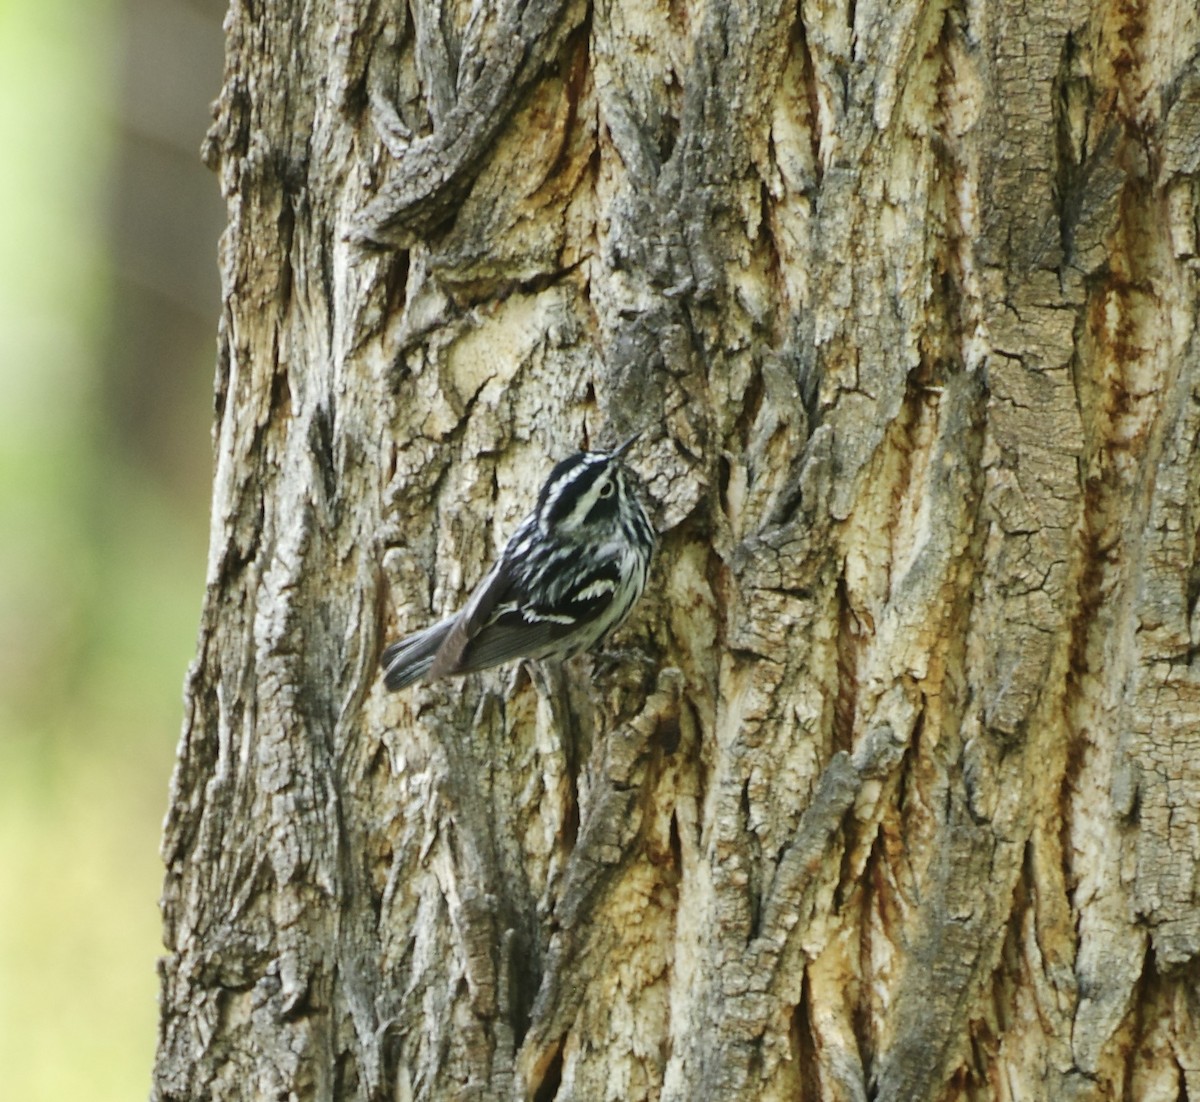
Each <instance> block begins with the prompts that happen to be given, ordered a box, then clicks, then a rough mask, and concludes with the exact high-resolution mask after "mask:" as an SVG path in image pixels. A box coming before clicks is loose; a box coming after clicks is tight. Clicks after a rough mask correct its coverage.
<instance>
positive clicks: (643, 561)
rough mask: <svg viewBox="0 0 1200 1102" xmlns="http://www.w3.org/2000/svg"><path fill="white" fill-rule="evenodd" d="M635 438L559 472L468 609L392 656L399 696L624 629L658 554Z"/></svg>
mask: <svg viewBox="0 0 1200 1102" xmlns="http://www.w3.org/2000/svg"><path fill="white" fill-rule="evenodd" d="M633 439H636V437H634V438H633ZM633 439H631V440H627V441H626V442H625V443H624V444H622V445H621V446H620V447H619V448H615V449H613V450H612V451H611V452H578V453H577V454H575V455H572V456H571V457H570V458H568V459H564V460H563V461H562V462H561V463H559V464H558V466H557V467H555V468H554V470H553V471H551V472H550V477H549V478H548V479H547V480H546V483H545V485H544V486H543V487H542V491H541V493H540V494H539V495H538V503H537V507H536V508H535V509H534V510H533V512H532V513H530V514H529V516H527V517H526V518H525V520H523V521H522V522H521V525H520V527H518V528H517V530H516V532H514V533H513V536H512V538H511V539H510V540H509V541H508V543H507V545H506V546H505V548H504V551H503V552H502V554H501V555H500V558H499V559H497V560H496V562H495V564H494V565H493V566H492V568H491V570H489V571H488V573H487V576H486V577H485V578H484V579H483V581H481V582H480V583H479V585H478V586H476V588H475V591H474V592H473V593H472V594H471V597H470V599H469V600H468V601H467V603H466V605H464V606H463V608H462V610H461V611H460V612H458V613H456V614H455V615H453V616H450V617H448V618H447V619H445V620H442V621H440V622H439V623H436V624H433V625H432V626H431V627H427V628H425V629H424V630H422V631H418V632H415V633H414V634H412V635H409V636H407V637H406V638H404V639H401V640H400V641H399V642H398V643H393V644H392V645H391V646H389V647H388V648H387V649H386V650H385V651H384V652H383V667H384V671H385V672H384V681H385V683H386V685H387V687H388V688H389V689H402V688H404V687H405V686H406V685H408V684H410V683H411V682H413V681H415V680H416V679H417V678H419V677H426V678H430V679H432V678H435V677H444V676H447V675H449V674H462V673H470V672H471V671H473V670H483V669H487V668H488V667H489V666H498V665H500V664H501V663H503V662H508V661H511V660H512V659H514V658H545V657H547V656H551V655H553V656H554V657H561V658H567V657H570V656H571V655H573V654H578V653H580V652H581V651H585V650H587V649H589V648H590V647H593V646H595V644H596V643H598V642H599V641H600V640H601V639H602V638H604V636H606V635H608V634H609V632H611V631H613V630H614V629H615V628H616V627H617V626H618V625H620V624H621V622H622V621H623V620H624V619H625V617H626V616H628V615H629V612H630V610H631V609H632V608H633V606H634V604H635V603H636V601H637V599H638V597H639V596H641V593H642V590H643V589H644V588H645V586H646V577H647V574H648V573H649V570H650V556H651V554H652V552H653V549H654V530H653V528H651V526H650V521H649V518H648V517H647V516H646V511H645V510H644V509H643V508H642V504H641V502H640V501H639V500H638V498H637V495H636V494H635V493H634V492H633V490H632V488H631V486H630V483H629V478H628V476H627V474H626V472H625V470H624V468H623V467H622V465H621V457H622V455H624V453H625V451H626V449H627V448H628V447H629V446H630V445H631V444H632V443H633Z"/></svg>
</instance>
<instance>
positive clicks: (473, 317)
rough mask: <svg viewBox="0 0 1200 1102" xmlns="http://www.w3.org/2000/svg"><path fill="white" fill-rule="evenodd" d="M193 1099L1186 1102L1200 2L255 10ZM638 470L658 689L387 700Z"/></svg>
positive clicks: (188, 830) (573, 1)
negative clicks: (572, 490)
mask: <svg viewBox="0 0 1200 1102" xmlns="http://www.w3.org/2000/svg"><path fill="white" fill-rule="evenodd" d="M227 26H228V67H227V72H226V79H225V85H224V88H223V90H222V93H221V98H220V100H219V102H218V105H217V117H216V122H215V124H214V126H213V130H212V132H211V134H210V135H209V139H208V142H207V145H206V157H207V158H208V160H209V163H210V164H212V165H213V167H214V168H215V169H216V171H217V172H218V173H219V176H220V180H221V186H222V189H223V192H224V194H225V196H226V198H227V201H228V207H229V218H230V225H229V229H228V232H227V234H226V236H225V238H224V241H223V244H222V252H221V270H222V276H223V281H224V310H223V314H222V317H221V323H220V353H219V360H218V371H217V384H216V429H215V449H216V465H215V479H214V481H215V486H214V498H213V533H212V543H211V548H210V558H209V572H208V584H207V592H206V596H205V604H204V611H203V614H202V620H201V626H200V638H199V645H198V653H197V658H196V661H195V663H194V665H193V667H192V669H191V671H190V673H189V676H188V681H187V686H186V699H185V722H184V728H183V734H182V738H181V741H180V748H179V758H178V765H177V768H176V772H175V776H174V778H173V781H172V790H171V811H170V814H169V816H168V820H167V823H166V828H165V834H164V841H163V854H164V860H165V862H166V866H167V876H166V883H165V887H164V892H163V904H162V906H163V916H164V926H165V940H166V945H167V950H168V952H167V956H166V957H165V958H164V961H163V963H162V1024H161V1032H160V1038H159V1050H158V1057H157V1062H156V1067H155V1075H154V1097H155V1098H156V1099H158V1100H160V1102H168V1100H183V1099H189V1100H200V1099H205V1100H208V1099H251V1098H255V1099H257V1098H264V1097H270V1098H298V1099H364V1100H372V1102H376V1100H378V1102H383V1100H385V1099H388V1100H391V1099H450V1098H454V1099H457V1098H464V1097H469V1098H480V1099H503V1100H511V1099H536V1100H549V1099H558V1100H560V1102H561V1100H566V1099H578V1100H584V1102H594V1100H601V1099H613V1100H622V1102H624V1100H628V1099H643V1098H645V1099H664V1100H665V1099H674V1100H684V1099H686V1100H694V1099H722V1100H724V1099H754V1100H758V1099H789V1100H795V1099H801V1100H808V1102H816V1100H821V1102H826V1100H864V1102H865V1100H866V1099H873V1100H876V1102H885V1100H886V1102H922V1100H930V1102H949V1100H952V1099H953V1100H957V1099H972V1100H974V1102H982V1100H985V1099H986V1100H989V1102H991V1100H996V1102H1000V1100H1009V1099H1012V1100H1015V1099H1071V1100H1073V1102H1090V1100H1095V1102H1100V1100H1104V1102H1112V1100H1117V1099H1122V1100H1129V1102H1159V1100H1164V1102H1165V1100H1177V1099H1183V1098H1197V1097H1200V997H1198V996H1197V991H1200V963H1198V960H1200V870H1198V864H1197V860H1198V854H1200V810H1198V809H1200V552H1198V549H1197V543H1198V540H1200V331H1198V327H1197V319H1198V316H1200V286H1198V281H1200V60H1198V59H1200V15H1198V14H1197V11H1196V8H1195V4H1194V3H1193V2H1192V0H1136V2H1135V0H1123V2H1121V3H1113V2H1100V0H1096V2H1092V3H1086V2H1082V0H1080V2H1060V0H1051V2H1050V3H1048V4H1043V5H1040V6H1038V7H1037V8H1036V10H1035V9H1034V8H1032V7H1031V6H1030V5H1028V4H1017V3H1012V2H1006V0H996V2H994V3H988V4H962V3H933V4H929V3H915V2H914V3H908V4H907V5H900V6H897V5H896V4H895V3H891V4H883V3H880V2H865V0H858V2H857V3H853V4H850V5H848V6H847V5H842V6H836V5H828V4H813V3H807V2H806V3H802V4H800V5H798V6H797V5H784V4H782V3H766V2H763V0H747V2H742V3H737V4H732V3H730V4H726V3H712V2H710V3H689V2H686V0H681V2H671V3H667V2H665V0H664V2H663V3H652V2H648V0H627V2H624V3H613V2H611V0H596V2H595V3H593V4H590V5H589V4H586V3H584V2H583V0H528V2H526V3H519V2H517V0H498V2H496V3H491V4H469V3H466V2H465V0H464V2H456V0H428V2H420V3H409V4H381V3H377V2H375V0H340V2H338V0H312V2H310V3H308V4H305V5H298V4H291V3H288V2H286V0H259V2H257V3H254V4H249V3H245V2H244V0H234V2H233V5H232V8H231V10H230V14H229V18H228V23H227ZM636 430H642V432H643V438H642V442H641V443H640V444H639V450H638V454H637V456H636V457H635V462H636V464H637V465H638V467H639V468H640V470H641V473H642V475H643V477H644V481H645V483H646V487H647V493H648V496H649V498H650V499H651V500H652V501H653V504H654V507H655V512H656V521H657V524H658V527H659V529H660V531H661V533H662V543H661V551H660V554H659V556H658V559H657V562H656V566H655V572H654V575H653V577H652V580H651V585H650V591H649V592H648V594H647V596H646V598H645V599H644V600H643V603H642V605H641V607H640V610H639V611H638V612H637V613H636V614H635V616H634V619H633V620H632V621H631V623H630V624H629V625H628V626H627V627H626V629H625V630H624V631H623V632H622V633H621V635H620V636H619V638H618V642H619V644H620V648H621V649H620V650H619V651H618V652H617V653H616V654H613V655H609V656H590V657H585V658H581V659H577V660H574V661H572V662H571V663H567V664H566V665H565V666H563V667H561V668H549V667H547V668H540V667H539V668H532V669H510V670H507V671H495V672H491V673H488V674H483V675H479V676H474V677H471V678H468V679H466V680H465V681H463V682H462V683H461V684H453V685H447V684H445V683H438V684H434V685H430V686H417V687H414V688H413V689H411V690H410V691H408V692H407V693H406V694H404V695H403V696H401V697H399V698H394V697H388V696H386V695H385V694H384V693H383V692H382V691H381V685H380V683H379V678H378V669H377V660H378V656H379V652H380V649H381V647H382V641H383V639H384V638H385V637H386V636H393V635H396V634H398V633H399V632H402V631H404V630H406V629H409V628H412V627H414V626H417V625H419V624H423V623H427V622H429V621H430V620H432V619H433V618H434V617H436V616H438V615H441V614H444V613H445V612H447V611H448V610H450V609H451V608H452V607H457V605H458V604H460V603H461V600H462V599H463V596H464V595H465V593H466V592H467V591H468V590H469V589H470V587H471V586H472V584H473V583H474V582H475V581H476V580H477V579H478V577H479V575H480V573H481V571H482V570H483V569H484V567H485V565H486V563H487V562H488V561H489V560H490V559H491V558H492V556H493V555H494V553H495V552H496V550H497V549H498V548H499V546H500V545H501V543H502V542H503V540H504V538H505V537H506V536H507V534H508V533H509V532H510V531H511V530H512V527H513V525H514V523H515V522H516V520H517V519H518V518H519V517H520V516H521V515H523V514H524V513H525V512H526V511H527V510H528V509H529V507H530V506H531V504H532V497H533V495H534V494H535V493H536V491H537V488H538V486H539V485H540V484H541V482H542V480H543V478H544V477H545V475H546V473H547V472H548V470H549V468H550V464H551V463H552V462H553V461H554V460H555V459H557V458H561V457H562V456H563V455H565V454H567V453H569V452H571V451H573V450H575V449H576V448H578V447H580V446H583V445H587V444H599V443H604V442H610V441H612V440H615V439H618V438H619V436H620V435H621V434H625V433H629V432H632V431H636Z"/></svg>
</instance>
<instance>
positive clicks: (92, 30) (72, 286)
mask: <svg viewBox="0 0 1200 1102" xmlns="http://www.w3.org/2000/svg"><path fill="white" fill-rule="evenodd" d="M152 9H153V14H151V11H152ZM172 10H173V11H174V15H171V14H170V12H171V11H172ZM164 13H166V14H164ZM219 28H220V5H218V4H214V3H206V2H201V0H156V2H155V3H154V4H153V5H150V4H148V3H146V2H144V0H143V2H142V3H141V6H140V7H139V3H138V2H137V0H128V2H127V3H124V4H122V3H119V2H118V0H89V2H88V3H85V4H80V3H79V2H78V0H39V2H38V3H36V4H30V3H28V2H27V0H0V158H3V163H4V165H5V168H4V171H3V172H0V241H2V242H3V243H4V244H3V250H4V252H3V255H4V264H3V265H0V1068H3V1073H2V1077H0V1081H2V1082H3V1084H4V1090H3V1094H4V1096H5V1097H9V1098H14V1099H17V1098H19V1099H22V1100H23V1102H41V1100H59V1099H76V1098H86V1099H89V1100H96V1102H106V1100H108V1099H112V1100H117V1099H120V1100H122V1102H125V1100H127V1099H130V1098H139V1097H145V1096H146V1094H147V1092H148V1089H149V1081H150V1068H151V1061H152V1057H153V1051H154V1044H155V1036H156V1021H157V1005H156V995H157V978H156V975H155V968H154V961H155V959H156V957H157V956H159V955H160V953H161V944H160V921H159V915H158V910H157V905H156V902H157V898H158V894H159V889H160V885H161V878H162V870H161V864H160V861H159V858H158V852H157V849H158V837H159V832H160V827H161V822H162V817H163V814H164V812H165V810H166V801H167V784H168V778H169V774H170V768H171V763H172V760H173V756H174V748H175V741H176V738H177V735H178V730H179V723H180V717H181V709H180V685H181V683H182V679H183V675H184V671H185V668H186V665H187V662H188V660H189V658H190V656H191V653H192V650H193V645H194V640H195V631H196V623H197V616H198V611H199V605H200V599H201V596H202V592H203V578H204V557H205V548H206V540H207V536H206V529H207V502H208V485H207V482H208V475H209V463H210V459H209V420H210V409H211V406H210V398H209V394H210V388H211V376H212V363H213V349H214V345H213V334H214V333H215V330H216V310H217V295H216V286H215V281H216V241H215V233H216V230H217V229H218V228H219V224H220V210H221V206H220V202H219V199H218V196H217V188H216V182H215V180H214V179H213V178H212V177H211V176H210V175H209V174H207V173H206V172H205V171H204V170H203V169H202V168H201V166H200V164H199V160H198V156H197V153H196V151H197V149H198V147H199V144H200V139H201V137H202V136H203V127H204V123H205V119H206V117H207V103H208V101H209V100H210V99H212V98H213V97H215V95H216V93H217V90H218V87H219V83H220V29H219ZM200 30H202V31H203V32H204V34H205V36H206V37H205V38H204V40H203V43H202V47H203V48H197V47H196V44H195V42H194V41H192V43H191V45H190V46H185V48H186V49H187V50H188V58H189V61H188V64H190V65H191V67H192V69H191V74H190V75H191V76H193V77H194V80H192V81H190V82H189V81H182V80H180V71H181V69H186V68H187V65H181V64H178V63H176V64H173V63H172V59H171V53H172V50H173V49H176V48H177V47H179V46H180V45H181V44H183V43H184V40H187V39H188V38H189V35H192V34H193V32H197V31H200ZM197 59H199V60H197ZM158 79H161V80H163V81H168V82H169V84H170V88H171V94H170V95H167V94H166V93H164V94H162V95H161V96H158V97H157V103H158V108H157V109H156V110H157V113H156V114H155V113H151V114H149V115H148V114H147V113H146V111H145V109H144V106H145V105H144V101H145V99H146V98H147V96H150V97H151V98H154V94H153V87H154V85H155V81H156V80H158ZM197 85H199V87H197ZM184 86H186V87H184ZM171 104H175V106H176V107H178V110H176V111H175V113H174V115H173V116H171V115H170V113H169V112H166V111H165V110H164V108H163V105H166V106H167V107H170V106H171ZM131 105H134V106H131ZM172 128H174V129H172ZM147 166H150V170H149V171H148V170H147ZM172 179H174V181H175V183H174V184H173V183H172V182H171V181H172ZM180 179H186V181H187V184H186V186H176V185H177V184H178V181H179V180H180ZM167 191H169V192H171V193H172V194H173V195H174V196H175V197H176V199H178V198H179V197H180V196H182V198H183V200H184V201H185V202H190V203H191V204H192V207H191V209H188V208H187V207H184V208H182V209H181V208H180V207H179V206H178V205H177V206H176V207H174V208H171V207H169V206H164V205H161V204H160V206H159V207H158V208H156V209H155V210H153V211H152V212H147V211H148V208H147V200H146V196H147V195H155V196H160V197H161V193H163V192H167ZM198 196H199V198H197V197H198ZM200 203H204V204H206V205H205V206H204V207H203V209H201V210H197V209H195V208H196V206H197V205H199V204H200ZM177 225H186V226H187V227H188V229H187V232H185V233H179V232H175V231H174V229H173V228H174V227H177ZM172 251H174V253H175V259H174V260H172V259H171V253H172ZM156 265H157V269H158V270H162V271H166V270H170V271H172V272H173V273H174V272H182V273H188V272H190V273H196V272H199V273H201V274H200V275H198V276H196V275H193V276H191V277H188V278H176V279H175V282H174V283H172V282H171V280H170V279H167V278H165V277H164V278H159V276H158V275H156Z"/></svg>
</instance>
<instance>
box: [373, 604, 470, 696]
mask: <svg viewBox="0 0 1200 1102" xmlns="http://www.w3.org/2000/svg"><path fill="white" fill-rule="evenodd" d="M454 619H455V618H454V617H453V616H451V617H449V618H448V619H446V620H442V621H441V622H440V623H437V624H434V625H433V626H432V627H427V628H424V629H423V630H421V631H416V632H413V634H412V635H406V636H405V637H404V638H403V639H401V640H400V641H399V642H397V643H393V644H392V645H391V646H389V647H387V648H386V649H385V650H384V652H383V657H382V659H380V662H381V664H382V666H383V670H384V673H383V683H384V684H385V685H386V686H387V687H388V688H389V689H391V690H392V691H393V692H394V691H395V690H396V689H403V688H404V687H405V686H406V685H411V684H412V683H413V682H414V681H416V679H417V678H418V677H422V676H424V675H425V674H426V673H428V672H429V667H430V666H432V665H433V659H434V656H435V655H436V654H437V652H438V647H440V646H441V645H442V641H443V640H444V639H445V638H446V636H447V635H449V634H450V629H451V628H452V627H453V626H454Z"/></svg>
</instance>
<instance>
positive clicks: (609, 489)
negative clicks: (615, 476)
mask: <svg viewBox="0 0 1200 1102" xmlns="http://www.w3.org/2000/svg"><path fill="white" fill-rule="evenodd" d="M600 496H601V497H612V496H613V484H612V483H611V482H606V483H605V484H604V485H603V486H601V487H600Z"/></svg>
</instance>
